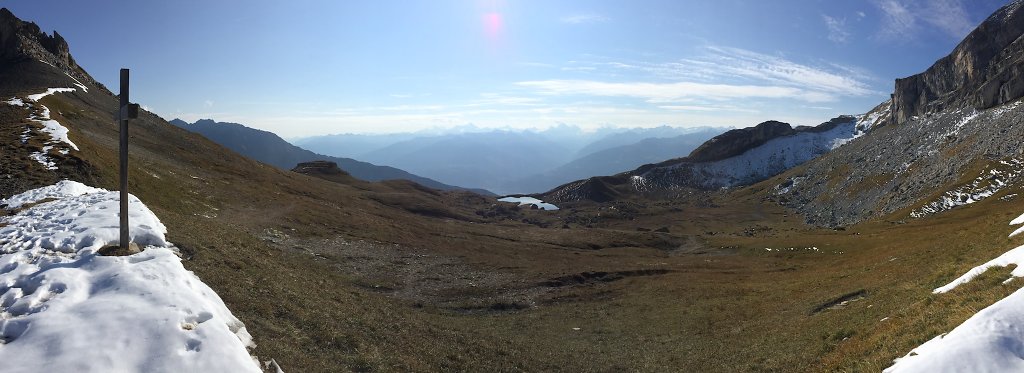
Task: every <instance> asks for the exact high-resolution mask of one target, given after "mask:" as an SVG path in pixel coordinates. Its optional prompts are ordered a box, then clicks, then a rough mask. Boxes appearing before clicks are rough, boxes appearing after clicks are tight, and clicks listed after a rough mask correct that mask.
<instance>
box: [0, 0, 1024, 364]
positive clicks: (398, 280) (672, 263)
mask: <svg viewBox="0 0 1024 373" xmlns="http://www.w3.org/2000/svg"><path fill="white" fill-rule="evenodd" d="M1020 4H1021V2H1019V1H1018V2H1013V3H1012V4H1010V5H1008V6H1006V7H1004V8H1003V9H1001V10H1000V11H999V12H997V13H996V14H994V15H993V16H992V17H991V18H990V19H989V21H986V22H985V23H983V24H982V25H981V26H979V27H978V29H977V30H975V31H974V32H972V33H971V35H970V36H969V37H968V40H970V42H967V41H965V42H964V43H961V46H959V47H957V49H956V50H955V51H954V54H955V55H956V56H961V57H955V58H953V59H952V60H953V61H957V60H958V58H959V60H961V61H970V64H971V65H972V66H974V68H970V69H966V68H964V69H961V70H956V71H958V74H959V73H964V74H966V75H967V76H969V77H971V78H970V79H963V80H958V79H952V80H949V81H948V82H947V83H941V82H943V81H945V80H944V79H943V76H944V75H943V74H941V73H936V71H940V72H941V71H946V70H944V69H945V68H936V69H929V70H926V71H925V72H924V73H923V75H922V76H920V77H918V78H915V79H914V80H918V81H921V82H925V83H922V84H924V85H922V86H919V87H918V88H920V87H924V86H928V87H931V88H928V89H927V90H925V89H923V88H922V89H918V88H908V89H906V90H903V91H902V93H900V94H899V98H896V99H894V101H887V102H884V103H882V104H880V105H878V106H877V107H875V108H874V109H871V110H870V111H868V112H867V113H865V114H862V115H859V116H856V117H850V116H841V117H837V118H835V119H833V120H830V121H827V122H825V123H822V124H820V125H818V126H815V127H800V126H797V127H794V126H792V125H791V124H787V123H782V122H777V121H765V122H761V123H760V124H758V125H756V126H753V127H750V128H746V129H739V130H734V131H730V132H726V133H723V134H721V135H719V136H717V137H715V138H714V139H712V140H710V141H708V142H706V143H704V144H702V146H699V147H697V148H696V149H694V150H693V151H692V152H690V154H689V155H688V156H687V157H682V158H675V159H669V160H663V161H661V162H656V163H652V164H649V165H645V166H642V167H639V168H637V169H634V170H632V171H627V172H625V173H620V174H617V175H612V176H605V177H593V178H589V179H586V180H581V181H578V182H574V183H570V184H567V185H564V186H562V187H559V188H556V189H554V190H553V191H552V192H549V193H547V194H544V195H539V197H542V198H543V199H545V201H546V202H553V203H555V204H556V205H558V207H559V209H558V210H552V211H548V210H539V209H531V208H526V207H520V206H518V205H516V204H513V203H502V202H498V201H496V200H495V199H494V198H493V197H489V196H483V195H479V194H475V193H470V192H466V191H458V190H449V191H442V190H437V189H432V188H426V187H424V186H422V185H420V184H418V183H414V182H410V181H406V180H389V181H383V182H370V181H366V180H360V179H359V178H356V177H353V175H351V174H349V172H346V171H345V170H343V168H342V167H339V166H340V165H339V164H337V163H332V162H329V161H328V162H305V163H302V164H297V165H295V166H294V167H295V168H291V167H289V168H288V169H282V168H278V167H274V166H270V165H268V164H265V163H261V162H258V161H255V160H252V159H250V158H247V157H245V156H243V155H240V154H238V153H237V152H235V151H233V150H231V149H229V148H227V147H225V146H222V145H219V144H217V143H215V142H213V141H211V140H210V139H208V138H206V137H204V136H201V135H199V134H196V133H193V132H189V131H186V130H183V129H181V128H179V127H177V126H174V125H172V124H170V123H167V122H165V121H164V120H162V119H161V118H160V117H158V116H156V115H154V114H152V113H149V112H142V113H140V118H139V119H137V120H133V121H132V122H131V135H132V137H131V147H130V162H131V163H130V165H131V167H130V170H129V190H130V191H131V193H132V194H133V195H134V196H135V197H136V198H137V199H138V201H139V202H140V203H138V204H134V203H133V206H134V208H135V210H133V211H135V212H136V215H137V216H138V214H139V213H140V212H145V211H146V210H148V214H145V215H143V217H144V218H146V219H150V220H144V219H139V220H138V221H139V223H146V224H145V225H146V227H143V226H141V225H140V226H139V227H138V228H139V230H136V232H137V233H143V234H144V235H145V236H146V237H145V239H141V238H138V237H137V238H136V240H137V241H140V242H141V243H149V244H151V247H149V248H147V249H146V250H145V251H143V252H142V253H138V254H134V255H129V256H124V257H102V258H101V257H97V256H95V255H93V253H92V251H93V250H94V249H96V248H95V247H94V246H96V245H102V244H105V243H109V242H110V240H109V239H103V237H108V236H110V235H112V229H111V228H110V224H111V223H110V220H109V219H111V218H112V217H113V216H114V214H112V213H107V212H106V210H111V207H109V205H111V204H113V200H112V199H111V198H112V194H113V193H110V192H107V191H104V190H101V189H107V190H112V189H113V188H115V187H116V185H117V183H116V175H117V170H116V168H115V166H114V165H116V164H117V162H116V159H117V152H116V151H117V138H118V133H117V128H116V126H115V125H114V124H113V123H111V122H112V121H111V120H110V118H111V114H112V113H113V111H114V108H115V107H116V105H117V104H116V103H117V99H116V97H115V96H113V95H112V94H111V92H109V91H107V90H105V89H103V88H102V87H100V86H98V85H96V84H95V83H94V80H92V78H91V77H89V76H88V74H87V73H85V72H84V70H81V68H80V67H78V66H77V64H75V63H74V61H73V59H72V58H71V56H70V50H71V48H70V47H69V46H67V45H66V43H64V42H61V40H63V39H62V38H58V37H57V35H56V34H54V35H53V36H51V35H48V34H46V33H43V32H41V31H40V30H39V28H38V26H35V25H32V24H28V23H25V22H22V21H20V20H18V19H16V18H15V17H14V16H13V15H10V13H9V12H7V11H6V10H3V11H0V41H10V40H17V42H16V43H12V42H4V43H3V44H2V47H3V48H4V50H3V51H0V56H2V58H0V78H4V79H0V95H2V96H0V157H2V162H0V198H3V199H4V202H3V204H4V205H5V206H3V207H0V249H2V250H0V252H2V253H3V255H2V256H0V260H2V261H3V262H2V263H0V264H2V265H0V276H2V277H3V278H6V279H10V280H12V281H10V282H8V283H6V284H5V285H4V289H2V290H3V292H0V307H3V310H4V315H7V316H5V318H4V319H3V320H0V322H2V323H3V327H0V334H2V335H0V337H2V338H0V341H2V343H0V354H9V355H7V356H5V358H4V361H5V362H10V361H15V360H14V359H18V358H21V359H24V360H22V361H19V363H20V365H18V366H14V367H11V366H5V368H11V369H10V370H14V371H18V370H21V369H23V370H27V371H38V370H65V369H64V368H66V367H67V370H84V371H89V370H92V371H105V370H122V369H123V370H128V371H150V370H159V369H161V368H167V369H181V370H186V371H187V370H218V371H219V370H241V369H229V368H240V367H242V366H243V364H246V365H245V366H250V365H248V364H250V363H252V360H251V359H249V360H246V359H244V358H245V356H242V355H243V354H245V355H248V356H254V357H256V358H257V360H258V361H259V362H260V364H261V365H262V366H261V368H264V369H265V370H270V369H272V368H273V365H274V364H270V362H271V361H270V359H273V361H274V362H276V363H279V364H280V367H281V368H282V369H283V370H284V371H288V372H292V371H298V372H335V371H694V372H719V371H720V372H736V371H783V372H806V371H880V370H883V369H887V368H889V369H892V370H894V371H899V370H903V369H906V370H908V371H914V370H918V371H929V370H931V369H932V368H942V369H945V368H947V367H951V366H953V365H949V364H959V365H956V366H955V368H958V369H960V370H965V371H985V370H989V371H993V370H999V369H1000V368H1004V369H1012V368H1016V367H1018V365H1015V364H1019V362H1020V360H1019V359H1018V358H1017V352H1019V351H1018V349H1017V348H1016V346H1019V345H1021V344H1022V342H1021V341H1024V333H1022V332H1021V330H1022V329H1021V328H1018V327H1016V326H1017V323H1018V322H1019V320H1021V319H1022V318H1021V317H1020V311H1019V307H1016V306H1017V305H1019V302H1020V300H1019V299H1018V298H1017V296H1016V295H1017V293H1018V292H1019V289H1020V287H1021V286H1022V282H1021V280H1020V279H1019V278H1017V277H1016V276H1015V275H1019V274H1020V271H1016V270H1015V269H1014V268H1013V267H1012V266H1011V264H1013V265H1016V264H1020V262H1021V261H1020V260H1019V257H1020V250H1019V248H1018V249H1011V250H1010V251H1006V250H1007V249H1008V248H1012V247H1019V246H1020V245H1021V244H1022V242H1021V236H1020V235H1019V234H1014V233H1017V232H1014V233H1010V235H1009V236H1008V233H1009V231H1011V230H1012V229H1014V228H1015V227H1012V226H1008V225H1007V223H1008V222H1009V223H1010V224H1011V225H1019V224H1020V223H1021V222H1022V221H1024V219H1022V218H1020V217H1019V216H1020V215H1021V213H1022V212H1024V199H1022V198H1019V197H1018V196H1019V195H1020V194H1021V193H1024V184H1021V182H1020V180H1019V168H1020V165H1021V163H1020V161H1019V160H1017V158H1016V157H1017V156H1018V155H1019V154H1021V153H1022V152H1024V151H1022V150H1021V149H1024V147H1022V145H1021V144H1020V143H1019V141H1015V140H1016V139H1018V138H1020V136H1021V135H1024V134H1021V133H1019V132H1020V131H1021V128H1020V127H1021V126H1020V123H1021V121H1022V115H1024V114H1022V113H1021V110H1024V109H1022V108H1021V106H1020V105H1019V103H1020V95H1016V97H1014V95H1015V94H1014V92H1015V90H1014V89H1012V87H1015V86H1016V81H1017V80H1016V79H1017V77H1016V76H1015V75H1014V74H1012V72H1013V71H1016V70H1019V67H1018V66H1017V63H1016V62H1015V61H1017V60H1018V59H1017V58H1016V57H1017V56H1020V55H1022V54H1021V50H1022V49H1021V47H1022V45H1021V44H1020V43H1019V40H1020V39H1021V36H1020V33H1019V32H1017V31H1015V30H1018V29H1024V27H1018V26H1020V24H1021V22H1024V17H1022V16H1021V15H1020V13H1021V12H1024V11H1022V10H1021V7H1020ZM12 35H13V36H12ZM1009 39H1013V40H1009ZM1007 40H1009V41H1007ZM992 46H1001V47H1000V48H1001V49H998V48H997V49H991V48H990V47H992ZM44 61H45V62H44ZM937 66H946V64H937ZM950 66H959V65H957V64H956V63H952V65H950ZM922 68H923V67H922ZM958 69H960V67H958ZM983 71H984V73H982V72H983ZM1004 71H1008V72H1005V73H1004ZM936 74H937V75H936ZM981 76H984V77H991V78H985V79H980V78H977V77H981ZM976 78H977V79H976ZM901 81H902V80H901ZM929 84H931V85H929ZM994 85H998V86H999V87H1000V88H999V89H998V91H999V92H1000V93H999V94H998V95H997V96H998V99H997V100H996V101H998V102H997V103H994V104H992V105H990V106H986V105H987V103H984V102H983V103H982V105H979V106H973V105H975V104H976V103H977V102H978V101H977V100H975V99H972V98H971V97H988V96H985V95H981V96H973V95H975V94H976V93H978V92H984V91H985V89H982V88H984V87H991V86H994ZM900 87H903V85H902V84H901V83H898V84H897V85H896V90H897V91H900V90H901V89H902V88H900ZM1002 87H1007V88H1005V89H1004V88H1002ZM940 88H941V89H940ZM915 89H917V90H918V91H919V92H920V95H919V96H914V95H913V94H912V93H913V91H914V90H915ZM979 89H981V90H980V91H979ZM1002 92H1005V94H1004V93H1002ZM911 97H912V98H911ZM898 102H903V103H906V102H914V103H920V105H918V106H914V107H916V108H918V109H913V108H911V106H906V105H904V104H900V103H898ZM933 102H934V103H933ZM950 103H952V104H950ZM964 105H966V106H964ZM897 106H899V107H901V108H903V109H901V110H903V112H904V113H908V114H910V113H916V114H912V115H909V116H906V117H905V118H904V119H903V120H901V119H898V118H900V116H897V115H895V114H894V108H895V107H897ZM915 117H916V118H915ZM289 170H291V171H289ZM64 180H67V181H64ZM894 180H895V181H894ZM68 190H71V191H73V192H67V191H68ZM58 191H63V192H60V193H58ZM26 192H27V193H26ZM40 197H41V198H40ZM46 197H49V198H46ZM26 202H27V204H24V203H26ZM104 206H106V208H103V207H104ZM1015 218H1016V219H1015ZM161 226H162V227H163V228H166V229H165V230H164V229H161ZM79 228H80V229H79ZM93 232H98V233H93ZM161 235H162V236H161ZM63 238H67V239H63ZM165 244H166V245H165ZM171 247H173V248H176V249H177V252H178V254H174V251H175V250H172V249H171ZM76 250H77V251H76ZM179 255H180V256H179ZM147 266H158V267H157V268H161V269H168V268H173V269H174V271H173V272H170V271H168V272H159V273H161V274H162V275H165V274H166V275H167V276H160V277H158V278H156V279H154V278H152V277H153V276H152V274H153V272H152V271H142V270H139V269H140V268H152V267H147ZM82 271H85V272H82ZM90 271H91V272H90ZM189 272H191V273H189ZM122 274H123V275H124V276H125V277H121V276H122ZM129 274H130V276H129ZM102 275H109V276H106V277H104V276H102ZM115 275H116V276H115ZM186 280H187V281H186ZM61 285H63V286H64V287H61ZM207 288H208V289H209V290H208V291H207ZM86 289H88V290H89V291H85V290H86ZM179 290H180V292H179ZM186 290H187V291H186ZM165 292H167V293H170V292H175V293H176V294H178V295H181V296H180V297H177V298H175V299H170V297H162V296H161V295H165V294H167V293H165ZM196 294H199V295H196ZM108 296H109V297H110V298H104V297H108ZM90 297H91V298H90ZM111 298H113V299H111ZM156 298H161V299H157V300H160V302H149V301H152V300H154V299H156ZM1004 298H1005V299H1006V300H1004V301H1000V299H1004ZM168 299H170V301H167V300H168ZM217 300H219V302H221V303H222V305H220V304H219V303H218V301H217ZM79 301H80V302H81V303H74V302H79ZM164 301H166V302H164ZM147 302H148V303H147ZM76 304H78V305H81V304H86V305H87V306H89V307H83V308H78V307H75V305H76ZM118 304H120V305H131V304H147V305H148V306H149V307H148V308H146V307H140V308H138V309H136V310H135V311H131V312H140V314H144V316H145V317H143V318H133V317H125V318H123V319H121V318H120V317H119V316H118V315H119V314H118V313H117V312H129V311H125V310H123V309H111V308H104V307H109V306H114V305H118ZM185 304H188V305H192V304H202V305H203V309H204V311H206V312H208V313H209V315H207V314H206V313H203V311H198V312H197V310H198V309H199V308H198V307H196V308H194V309H193V307H188V306H185V307H183V306H182V305H185ZM172 305H173V306H176V307H177V308H174V307H171V306H172ZM214 306H216V307H214ZM91 307H97V308H91ZM209 310H214V311H215V312H214V311H209ZM149 311H152V312H149ZM979 311H980V312H979ZM159 312H167V313H166V314H162V313H159ZM49 315H55V317H51V316H49ZM161 315H170V316H166V317H165V318H162V317H160V316H161ZM187 315H191V316H192V317H187ZM8 316H9V317H8ZM73 316H74V317H79V318H80V319H70V317H73ZM85 316H92V317H90V318H95V319H96V320H90V319H81V318H83V317H85ZM232 318H234V319H237V321H239V322H241V323H242V324H244V326H245V328H244V331H245V332H246V333H248V334H249V335H250V336H251V340H249V341H248V342H251V343H252V344H255V346H254V347H252V346H250V349H248V350H246V349H245V346H244V345H248V344H249V343H245V342H246V341H245V338H243V336H244V335H240V334H242V333H240V332H239V331H241V330H242V329H241V328H239V327H238V324H235V323H233V322H232V321H233V320H232ZM66 320H68V321H66ZM146 320H148V321H146ZM168 320H170V321H168ZM76 321H77V322H76ZM140 323H141V324H140ZM161 323H163V324H161ZM214 325H218V326H217V328H216V329H217V330H218V333H219V334H212V332H211V334H205V333H207V331H208V330H211V329H214V328H212V326H214ZM232 325H233V326H232ZM958 325H960V326H959V327H958ZM93 326H95V327H93ZM147 327H151V328H152V329H146V328H147ZM189 328H191V329H189ZM101 332H102V333H101ZM189 333H191V334H189ZM54 336H56V337H54ZM110 336H113V337H119V338H121V339H117V338H112V342H110V343H104V341H107V339H106V338H108V337H110ZM148 337H154V338H148ZM165 337H166V338H165ZM200 337H202V338H200ZM204 338H207V339H204ZM225 340H226V341H231V344H232V346H228V345H227V344H220V343H217V342H216V341H225ZM196 341H199V342H202V343H197V342H196ZM203 341H206V342H203ZM236 341H237V344H236ZM964 341H967V342H964ZM979 341H980V342H979ZM28 342H32V343H31V344H29V343H28ZM121 342H123V343H122V344H117V343H121ZM926 342H927V343H926ZM144 343H150V345H142V344H144ZM98 344H102V345H103V347H102V348H100V349H101V350H102V349H106V350H104V351H91V350H90V349H95V348H96V347H95V346H96V345H98ZM209 345H215V346H216V347H217V348H213V346H209ZM142 346H146V347H150V348H137V347H142ZM229 347H230V348H231V352H220V353H218V351H227V350H228V349H229ZM235 347H237V348H235ZM218 348H223V349H224V350H219V349H218ZM83 349H84V350H85V351H86V353H82V352H81V351H83ZM243 350H244V352H241V351H243ZM5 351H6V352H5ZM48 351H54V352H67V354H61V355H47V352H48ZM214 355H216V356H219V357H222V358H223V357H231V359H230V360H233V363H232V364H230V365H231V366H229V367H225V366H217V367H214V366H213V365H203V366H202V367H199V368H197V366H198V365H191V366H189V365H187V364H183V365H174V364H173V363H166V362H168V361H177V362H180V361H185V362H190V361H201V360H202V357H203V356H214ZM96 356H102V357H103V358H100V359H91V357H96ZM8 357H10V359H8ZM55 357H56V358H57V359H54V358H55ZM78 357H81V359H78ZM237 357H241V358H242V359H235V358H237ZM136 358H137V359H136ZM897 358H900V360H898V361H894V359H897ZM224 360H229V359H226V358H225V359H224ZM224 360H217V361H224ZM242 360H244V361H242ZM147 361H152V362H153V364H157V365H160V366H157V367H154V366H146V365H145V363H146V362H147ZM941 363H945V364H941ZM1001 363H1006V365H996V364H1001ZM31 364H38V365H31ZM47 364H51V365H47ZM64 364H74V365H73V368H71V367H72V365H64ZM118 364H124V365H118ZM934 364H940V365H941V366H938V367H936V366H935V365H934ZM147 368H148V369H147ZM204 368H209V369H204ZM221 368H223V369H221Z"/></svg>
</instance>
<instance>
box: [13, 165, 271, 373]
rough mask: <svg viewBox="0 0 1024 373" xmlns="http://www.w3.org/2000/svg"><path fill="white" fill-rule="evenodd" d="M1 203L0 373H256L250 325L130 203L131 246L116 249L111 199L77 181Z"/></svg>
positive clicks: (114, 197)
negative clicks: (108, 251)
mask: <svg viewBox="0 0 1024 373" xmlns="http://www.w3.org/2000/svg"><path fill="white" fill-rule="evenodd" d="M0 206H6V208H9V209H21V210H20V211H18V212H17V213H16V214H14V215H12V216H7V217H3V218H0V362H2V366H3V368H2V369H3V370H4V371H5V372H150V371H166V372H245V371H249V372H259V371H260V368H259V365H258V363H257V362H256V361H255V360H254V358H253V357H251V356H250V355H249V353H248V351H247V348H250V347H252V346H253V344H252V338H251V336H250V335H249V333H248V332H247V331H246V330H245V326H244V325H243V324H242V323H241V322H240V321H239V320H238V319H237V318H235V317H234V316H232V314H231V312H230V311H229V310H228V309H227V307H226V306H225V305H224V302H223V301H222V300H221V299H220V297H218V296H217V294H216V293H215V292H214V291H213V290H212V289H210V288H209V287H208V286H207V285H206V284H204V283H203V282H202V281H201V280H200V279H199V278H198V277H196V276H195V275H194V274H193V273H192V272H190V271H187V270H186V269H185V268H184V267H183V266H182V264H181V260H180V259H179V258H178V256H177V255H176V254H175V251H176V249H175V248H174V247H173V246H172V245H171V244H169V243H168V242H167V241H166V238H165V233H166V228H165V227H164V225H163V224H162V223H161V222H160V220H159V219H158V218H157V217H156V215H154V214H153V212H152V211H150V210H149V209H148V208H147V207H146V206H145V205H144V204H143V203H142V202H141V201H139V200H138V199H137V198H135V197H131V199H130V203H129V221H130V223H131V224H132V226H131V234H132V237H133V240H134V241H135V242H137V243H139V244H140V246H145V250H144V251H143V252H141V253H138V254H134V255H131V256H124V257H106V256H99V255H97V254H96V251H97V250H98V249H99V248H101V247H103V246H105V245H108V244H111V243H116V242H117V240H118V237H119V229H118V213H117V212H118V206H119V202H118V193H117V192H111V191H106V190H103V189H98V188H92V187H89V186H86V185H83V184H81V183H77V182H73V181H62V182H60V183H57V184H55V185H52V186H48V187H44V188H39V189H35V190H31V191H28V192H25V193H22V194H19V195H16V196H13V197H11V198H8V199H4V200H0Z"/></svg>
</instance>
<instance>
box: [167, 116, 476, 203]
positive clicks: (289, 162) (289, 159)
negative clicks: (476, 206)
mask: <svg viewBox="0 0 1024 373" xmlns="http://www.w3.org/2000/svg"><path fill="white" fill-rule="evenodd" d="M170 123H171V124H173V125H175V126H178V127H181V128H184V129H186V130H189V131H192V132H195V133H198V134H201V135H203V136H205V137H206V138H208V139H210V140H213V141H214V142H216V143H218V144H221V145H223V146H225V147H227V148H228V149H231V150H233V151H236V152H238V153H239V154H242V155H244V156H246V157H249V158H252V159H255V160H257V161H260V162H264V163H267V164H269V165H272V166H275V167H278V168H281V169H285V170H288V169H291V168H292V167H295V165H297V164H299V163H302V162H308V161H314V160H329V161H331V162H335V163H337V164H339V165H340V167H342V168H343V169H345V170H346V171H348V172H349V173H351V174H352V175H353V176H355V177H358V178H360V179H363V180H367V181H381V180H395V179H403V180H410V181H414V182H417V183H420V184H422V185H424V186H427V187H430V188H436V189H441V190H472V191H474V192H477V193H481V194H484V195H493V193H491V192H488V191H486V190H482V189H467V188H462V187H457V186H451V185H447V184H444V183H440V182H437V181H435V180H432V179H428V178H425V177H421V176H417V175H413V174H410V173H408V172H405V171H402V170H400V169H397V168H394V167H388V166H377V165H374V164H370V163H366V162H360V161H357V160H354V159H350V158H336V157H329V156H326V155H321V154H316V153H313V152H311V151H309V150H306V149H302V148H300V147H297V146H295V145H292V144H290V143H288V142H287V141H285V140H284V139H282V138H281V137H279V136H277V135H275V134H273V133H270V132H267V131H261V130H258V129H255V128H249V127H246V126H244V125H241V124H238V123H223V122H214V121H213V120H210V119H202V120H198V121H196V122H195V123H191V124H189V123H186V122H185V121H182V120H180V119H175V120H171V121H170Z"/></svg>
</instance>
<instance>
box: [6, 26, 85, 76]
mask: <svg viewBox="0 0 1024 373" xmlns="http://www.w3.org/2000/svg"><path fill="white" fill-rule="evenodd" d="M24 59H34V60H38V61H41V62H43V63H46V64H48V65H50V66H53V67H55V68H57V69H60V70H61V71H62V72H64V73H66V74H68V75H70V76H72V77H73V78H75V79H78V80H79V81H80V82H82V83H83V84H90V85H93V86H100V85H99V84H98V83H97V82H96V81H95V80H94V79H93V78H92V77H91V76H89V74H88V73H86V72H85V70H84V69H82V68H81V67H80V66H78V63H76V62H75V59H74V58H73V57H71V51H70V49H69V48H68V43H67V41H65V40H64V38H63V37H62V36H60V34H58V33H57V32H56V31H54V32H53V35H52V36H50V35H47V34H46V33H45V32H43V31H42V30H40V28H39V26H38V25H36V24H35V23H32V22H25V21H22V20H20V19H18V17H16V16H15V15H14V14H13V13H11V12H10V11H9V10H7V8H2V9H0V61H18V60H24Z"/></svg>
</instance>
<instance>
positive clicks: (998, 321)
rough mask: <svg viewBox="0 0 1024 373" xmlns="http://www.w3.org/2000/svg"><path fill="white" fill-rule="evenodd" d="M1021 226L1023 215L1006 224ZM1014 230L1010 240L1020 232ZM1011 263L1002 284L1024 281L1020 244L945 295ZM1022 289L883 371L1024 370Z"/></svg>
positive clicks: (966, 275)
mask: <svg viewBox="0 0 1024 373" xmlns="http://www.w3.org/2000/svg"><path fill="white" fill-rule="evenodd" d="M1020 224H1024V215H1021V216H1019V217H1017V218H1016V219H1013V220H1012V221H1010V225H1020ZM1021 231H1022V230H1021V229H1018V230H1017V231H1015V232H1014V233H1012V234H1010V236H1011V237H1012V236H1014V235H1016V234H1018V233H1020V232H1021ZM1010 264H1016V265H1017V267H1016V268H1014V270H1013V271H1012V272H1011V275H1012V276H1011V277H1010V278H1009V279H1008V280H1007V281H1004V282H1003V283H1004V284H1006V283H1008V282H1009V281H1010V280H1012V279H1013V278H1016V277H1024V246H1019V247H1017V248H1014V249H1012V250H1010V251H1007V252H1006V253H1004V254H1002V255H1000V256H999V257H997V258H995V259H992V260H990V261H988V262H986V263H985V264H982V265H979V266H977V267H974V268H972V269H971V270H970V271H967V273H964V274H963V275H962V276H960V277H959V278H957V279H955V280H953V281H952V282H950V283H949V284H946V285H945V286H942V287H939V288H937V289H935V290H934V291H933V292H934V293H936V294H941V293H946V292H948V291H950V290H953V289H955V288H956V287H957V286H960V285H962V284H965V283H967V282H969V281H971V280H972V279H974V278H975V277H977V276H979V275H981V274H982V273H984V272H985V271H987V270H988V269H990V268H992V267H1005V266H1008V265H1010ZM1022 310H1024V289H1020V290H1017V291H1016V292H1014V293H1013V294H1010V295H1009V296H1007V297H1006V298H1003V299H1002V300H1000V301H999V302H996V303H995V304H993V305H991V306H989V307H987V308H985V309H983V310H981V311H980V312H978V313H977V314H975V315H974V316H971V318H969V319H967V321H964V323H963V324H960V325H959V326H957V327H956V328H954V329H953V331H951V332H949V333H946V334H942V335H939V336H937V337H935V338H933V339H931V340H929V341H928V342H925V343H924V344H922V345H921V346H918V347H917V348H915V349H913V350H912V351H910V352H909V353H908V354H907V355H906V356H904V357H901V358H898V359H896V360H895V361H894V364H893V365H892V366H891V367H889V368H888V369H886V370H885V372H890V373H891V372H1019V371H1024V359H1021V356H1022V352H1024V328H1022V327H1021V326H1022V325H1024V311H1022Z"/></svg>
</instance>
